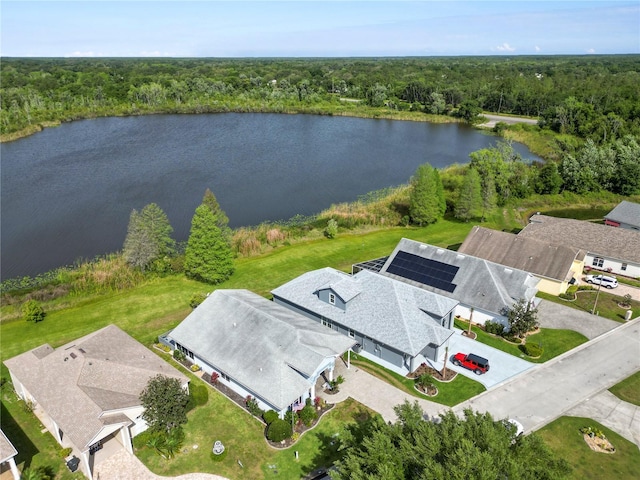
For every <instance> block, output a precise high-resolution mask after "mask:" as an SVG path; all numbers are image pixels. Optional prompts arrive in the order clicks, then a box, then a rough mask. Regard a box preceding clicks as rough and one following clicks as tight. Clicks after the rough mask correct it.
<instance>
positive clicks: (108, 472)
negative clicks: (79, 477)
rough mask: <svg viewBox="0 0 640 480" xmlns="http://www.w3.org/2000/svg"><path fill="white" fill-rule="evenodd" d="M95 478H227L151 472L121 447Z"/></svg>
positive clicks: (98, 468)
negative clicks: (168, 474)
mask: <svg viewBox="0 0 640 480" xmlns="http://www.w3.org/2000/svg"><path fill="white" fill-rule="evenodd" d="M93 478H94V480H167V479H169V478H175V479H177V480H227V479H226V478H225V477H221V476H219V475H212V474H210V473H187V474H186V475H180V476H179V477H162V476H160V475H156V474H155V473H151V472H150V471H149V470H148V469H147V467H145V466H144V465H143V463H142V462H141V461H140V460H138V458H137V457H136V456H135V455H131V454H129V453H127V452H126V451H125V450H124V449H121V450H120V451H119V452H118V453H116V454H114V455H111V456H110V457H109V458H107V459H106V460H104V461H103V462H100V464H98V465H97V466H96V467H95V468H94V472H93Z"/></svg>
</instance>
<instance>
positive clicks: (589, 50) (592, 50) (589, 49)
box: [587, 48, 596, 53]
mask: <svg viewBox="0 0 640 480" xmlns="http://www.w3.org/2000/svg"><path fill="white" fill-rule="evenodd" d="M587 53H596V49H595V48H587Z"/></svg>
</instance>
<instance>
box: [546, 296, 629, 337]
mask: <svg viewBox="0 0 640 480" xmlns="http://www.w3.org/2000/svg"><path fill="white" fill-rule="evenodd" d="M538 321H539V322H540V326H541V327H542V328H555V329H566V330H573V331H574V332H578V333H581V334H582V335H584V336H585V337H587V338H588V339H589V340H591V339H592V338H596V337H598V336H600V335H602V334H603V333H606V332H608V331H610V330H613V329H614V328H616V327H619V326H620V323H618V322H615V321H613V320H609V319H606V318H602V317H599V316H597V315H591V314H590V313H587V312H583V311H580V310H576V309H575V308H571V307H569V306H565V305H561V304H558V303H554V302H549V301H548V300H541V301H540V304H539V305H538Z"/></svg>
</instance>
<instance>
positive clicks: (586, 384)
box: [454, 318, 640, 432]
mask: <svg viewBox="0 0 640 480" xmlns="http://www.w3.org/2000/svg"><path fill="white" fill-rule="evenodd" d="M638 352H640V318H637V319H635V320H632V321H631V322H628V323H626V324H623V325H621V326H620V327H618V328H616V329H614V330H610V331H609V332H607V333H605V334H603V335H600V336H599V337H597V338H595V339H593V340H590V341H589V342H587V343H584V344H582V345H580V346H579V347H577V348H575V349H573V350H571V351H569V352H567V353H565V354H563V355H560V356H558V357H556V358H554V359H552V360H550V361H548V362H546V363H544V364H540V365H538V366H536V367H535V368H534V369H532V370H529V371H528V372H526V373H525V374H523V375H519V376H517V377H515V378H514V379H512V380H511V381H509V382H507V383H505V384H504V385H502V386H500V387H498V388H495V389H492V390H490V391H487V392H485V393H482V394H480V395H478V396H477V397H475V398H473V399H471V400H469V401H467V402H464V403H462V404H460V405H458V406H456V407H454V411H457V412H461V411H462V409H463V408H465V407H468V408H472V409H474V410H478V411H482V412H484V411H488V412H490V413H491V414H492V415H493V416H494V417H495V418H515V419H516V420H518V421H519V422H520V423H522V425H523V426H524V428H525V431H526V432H530V431H533V430H537V429H539V428H541V427H542V426H544V425H546V424H547V423H549V422H551V421H553V420H555V419H556V418H558V417H560V416H562V415H564V414H566V413H567V412H568V411H569V410H571V409H572V408H574V407H576V406H577V405H579V404H580V403H582V402H583V401H585V399H589V398H592V397H594V396H595V395H597V394H598V393H600V392H602V391H604V390H606V389H607V388H610V387H611V386H613V385H615V384H616V383H618V382H620V381H621V380H624V379H625V378H627V377H628V376H630V375H632V374H633V373H635V372H637V371H639V370H640V355H638Z"/></svg>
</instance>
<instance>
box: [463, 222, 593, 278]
mask: <svg viewBox="0 0 640 480" xmlns="http://www.w3.org/2000/svg"><path fill="white" fill-rule="evenodd" d="M458 253H464V254H467V255H471V256H474V257H478V258H483V259H485V260H489V261H490V262H494V263H499V264H500V265H506V266H508V267H513V268H517V269H519V270H523V271H525V272H530V273H533V274H534V275H539V276H541V277H546V278H552V279H555V280H559V281H561V282H563V281H568V280H570V279H571V277H572V276H573V272H572V271H571V266H572V265H573V261H574V260H576V259H580V260H582V259H583V258H584V252H583V251H581V250H579V249H577V248H573V247H569V246H566V245H555V244H551V243H548V242H543V241H540V240H536V239H535V238H528V237H520V236H518V235H514V234H513V233H507V232H501V231H499V230H491V229H488V228H484V227H479V226H475V227H473V228H472V229H471V231H470V232H469V234H468V235H467V238H465V240H464V242H463V243H462V245H461V246H460V248H459V249H458Z"/></svg>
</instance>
